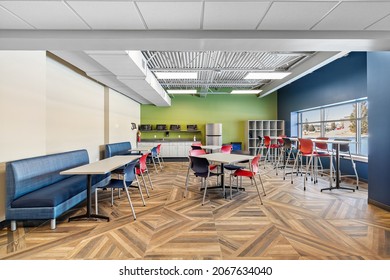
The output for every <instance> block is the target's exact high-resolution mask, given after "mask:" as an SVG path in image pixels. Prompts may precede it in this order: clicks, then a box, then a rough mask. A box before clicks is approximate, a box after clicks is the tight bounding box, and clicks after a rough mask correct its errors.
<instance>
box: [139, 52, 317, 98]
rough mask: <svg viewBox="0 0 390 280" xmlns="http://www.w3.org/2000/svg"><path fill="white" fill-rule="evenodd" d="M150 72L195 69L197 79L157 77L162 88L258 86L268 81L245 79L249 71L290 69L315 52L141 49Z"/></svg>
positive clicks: (208, 88)
mask: <svg viewBox="0 0 390 280" xmlns="http://www.w3.org/2000/svg"><path fill="white" fill-rule="evenodd" d="M142 53H143V55H144V57H145V59H146V61H147V66H148V68H149V69H150V70H151V71H152V72H153V73H155V72H158V71H161V72H167V71H172V72H186V71H191V72H197V73H198V79H197V80H184V79H182V80H180V79H179V80H176V79H175V80H174V79H159V82H160V84H161V85H162V87H163V88H164V89H190V88H191V89H193V88H197V89H199V90H200V91H209V92H210V91H212V90H215V91H217V90H218V89H221V88H240V89H260V88H261V87H262V86H263V85H265V84H267V83H269V82H270V80H245V79H244V77H245V76H246V75H247V74H248V73H249V72H256V71H289V70H291V69H292V68H293V67H295V66H297V65H298V64H299V63H301V62H302V61H303V60H305V59H306V58H308V57H310V56H312V55H313V54H314V52H229V51H201V52H197V51H143V52H142Z"/></svg>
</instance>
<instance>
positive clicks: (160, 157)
mask: <svg viewBox="0 0 390 280" xmlns="http://www.w3.org/2000/svg"><path fill="white" fill-rule="evenodd" d="M156 148H157V157H158V159H159V161H161V162H162V163H164V158H163V157H162V156H161V144H158V145H157V147H156Z"/></svg>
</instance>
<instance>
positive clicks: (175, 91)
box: [167, 89, 197, 94]
mask: <svg viewBox="0 0 390 280" xmlns="http://www.w3.org/2000/svg"><path fill="white" fill-rule="evenodd" d="M167 92H168V93H170V94H196V92H197V91H196V89H168V90H167Z"/></svg>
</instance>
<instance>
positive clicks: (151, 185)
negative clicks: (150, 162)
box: [145, 170, 153, 190]
mask: <svg viewBox="0 0 390 280" xmlns="http://www.w3.org/2000/svg"><path fill="white" fill-rule="evenodd" d="M145 172H146V174H148V179H149V183H150V187H151V189H152V190H153V184H152V179H151V178H150V174H149V171H148V170H146V171H145Z"/></svg>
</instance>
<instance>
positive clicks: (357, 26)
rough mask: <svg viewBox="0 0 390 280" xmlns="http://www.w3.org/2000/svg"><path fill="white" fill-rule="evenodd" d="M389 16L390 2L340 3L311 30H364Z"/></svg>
mask: <svg viewBox="0 0 390 280" xmlns="http://www.w3.org/2000/svg"><path fill="white" fill-rule="evenodd" d="M388 14H390V2H388V1H387V2H379V1H372V2H371V1H370V2H342V3H341V4H340V5H338V6H337V7H336V8H335V9H334V10H333V11H331V12H330V13H329V15H327V16H326V17H325V18H324V19H323V20H322V21H321V22H319V23H318V24H317V25H316V26H315V27H314V28H313V30H364V29H365V28H367V27H369V26H370V25H372V24H374V23H375V22H377V21H379V20H381V19H382V18H383V17H385V16H387V15H388Z"/></svg>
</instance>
